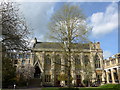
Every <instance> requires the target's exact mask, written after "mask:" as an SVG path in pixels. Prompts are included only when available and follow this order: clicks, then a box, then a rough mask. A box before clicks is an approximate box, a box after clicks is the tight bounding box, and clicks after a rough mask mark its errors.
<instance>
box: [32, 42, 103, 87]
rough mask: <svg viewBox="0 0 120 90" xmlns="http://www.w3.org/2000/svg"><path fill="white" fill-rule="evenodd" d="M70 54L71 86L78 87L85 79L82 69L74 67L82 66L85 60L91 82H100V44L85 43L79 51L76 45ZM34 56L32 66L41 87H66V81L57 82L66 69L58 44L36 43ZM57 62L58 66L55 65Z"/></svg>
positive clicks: (101, 53) (101, 67)
mask: <svg viewBox="0 0 120 90" xmlns="http://www.w3.org/2000/svg"><path fill="white" fill-rule="evenodd" d="M76 45H77V47H75V48H74V49H73V50H72V54H71V57H72V58H71V61H73V60H74V62H72V63H71V65H72V67H71V77H72V81H71V82H72V84H73V85H76V86H79V85H81V84H82V83H83V80H84V79H85V72H84V70H82V68H81V67H80V68H78V67H75V66H76V65H78V66H81V65H82V66H84V65H85V60H86V62H89V63H88V64H89V65H90V66H91V70H92V79H91V81H92V82H95V81H99V82H98V83H101V81H102V71H103V51H102V49H101V48H100V43H99V42H97V43H92V42H91V43H87V44H83V46H85V47H84V48H83V49H82V50H81V49H80V50H79V48H80V47H79V45H78V44H76ZM32 52H33V54H34V60H33V66H34V67H35V68H36V70H35V71H36V72H38V73H36V75H35V76H36V77H37V78H41V80H42V85H52V86H59V85H67V81H66V80H59V79H58V77H59V76H60V75H65V74H66V71H67V68H66V67H65V63H67V62H66V58H65V57H64V53H63V50H62V49H61V48H60V47H59V43H57V42H56V43H55V42H36V43H35V44H34V47H33V49H32ZM55 62H57V63H58V64H56V63H55Z"/></svg>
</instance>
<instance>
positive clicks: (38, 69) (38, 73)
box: [34, 66, 41, 78]
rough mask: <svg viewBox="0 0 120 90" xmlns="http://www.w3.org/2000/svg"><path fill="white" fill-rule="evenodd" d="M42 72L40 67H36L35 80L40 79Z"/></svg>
mask: <svg viewBox="0 0 120 90" xmlns="http://www.w3.org/2000/svg"><path fill="white" fill-rule="evenodd" d="M40 75H41V71H40V68H39V67H38V66H35V73H34V78H40Z"/></svg>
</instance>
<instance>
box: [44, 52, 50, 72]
mask: <svg viewBox="0 0 120 90" xmlns="http://www.w3.org/2000/svg"><path fill="white" fill-rule="evenodd" d="M44 66H45V69H46V70H50V69H51V57H50V55H49V54H47V55H45V65H44Z"/></svg>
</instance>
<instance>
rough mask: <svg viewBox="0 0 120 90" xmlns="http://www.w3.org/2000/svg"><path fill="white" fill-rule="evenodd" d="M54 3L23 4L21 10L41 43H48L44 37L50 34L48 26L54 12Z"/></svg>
mask: <svg viewBox="0 0 120 90" xmlns="http://www.w3.org/2000/svg"><path fill="white" fill-rule="evenodd" d="M54 4H55V3H54V2H48V3H47V2H22V3H21V5H20V10H21V11H22V12H23V15H24V16H25V19H26V22H27V24H28V27H31V28H32V29H33V34H34V36H35V37H37V38H38V39H39V40H40V41H46V40H45V38H44V35H46V33H47V32H48V28H47V24H48V21H49V18H50V16H51V15H52V13H53V12H54Z"/></svg>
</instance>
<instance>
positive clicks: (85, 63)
mask: <svg viewBox="0 0 120 90" xmlns="http://www.w3.org/2000/svg"><path fill="white" fill-rule="evenodd" d="M83 60H84V61H83V64H84V65H85V66H87V65H88V64H89V63H90V61H89V56H88V55H84V58H83Z"/></svg>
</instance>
